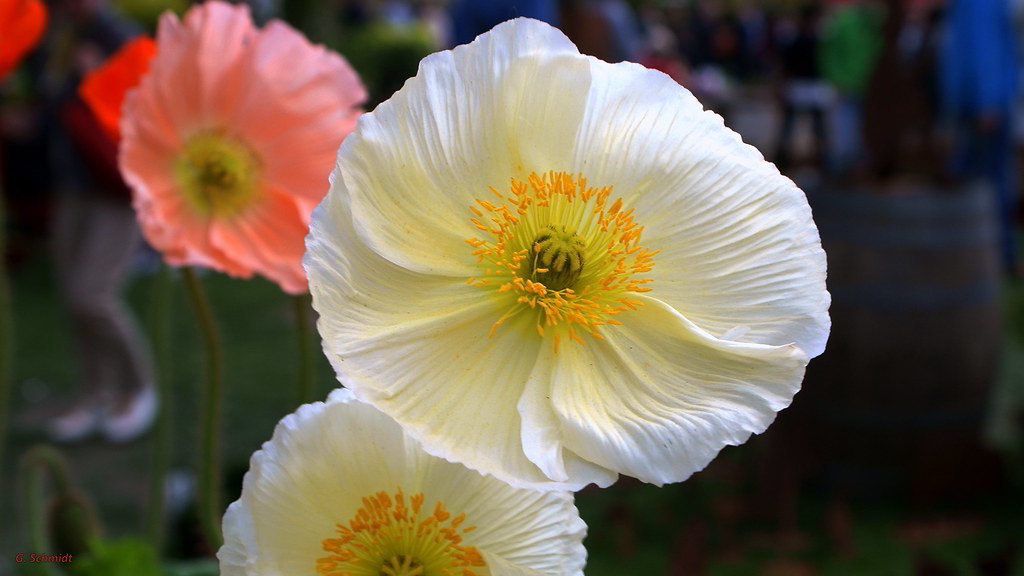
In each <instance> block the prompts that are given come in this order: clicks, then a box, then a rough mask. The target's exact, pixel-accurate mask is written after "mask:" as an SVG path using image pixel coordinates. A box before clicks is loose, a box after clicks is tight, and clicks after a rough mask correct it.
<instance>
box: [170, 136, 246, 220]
mask: <svg viewBox="0 0 1024 576" xmlns="http://www.w3.org/2000/svg"><path fill="white" fill-rule="evenodd" d="M261 173H262V162H261V161H260V159H259V157H258V156H256V154H255V153H254V152H253V151H252V150H251V149H250V148H249V146H247V145H246V144H245V143H243V142H242V141H240V140H238V139H237V138H233V137H231V136H228V135H226V134H223V133H221V132H219V131H217V130H209V131H206V132H200V133H198V134H196V135H195V136H193V137H192V138H190V139H189V140H188V142H186V143H185V146H184V148H183V149H182V152H181V154H179V155H178V157H177V158H175V160H174V179H175V182H176V183H177V185H178V187H179V188H180V189H181V191H182V192H183V193H184V195H185V199H186V200H187V201H188V203H189V205H190V206H191V207H192V209H194V210H195V211H197V212H199V213H200V214H202V215H204V216H213V217H219V218H224V217H230V216H233V215H235V214H238V213H240V212H241V211H242V210H243V209H245V208H246V207H247V206H249V205H251V203H252V201H253V200H254V199H255V198H256V197H257V196H258V195H259V193H260V190H261V188H260V178H261Z"/></svg>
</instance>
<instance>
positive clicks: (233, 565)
mask: <svg viewBox="0 0 1024 576" xmlns="http://www.w3.org/2000/svg"><path fill="white" fill-rule="evenodd" d="M223 532H224V545H223V546H221V548H220V550H218V551H217V560H219V561H220V573H221V575H222V576H248V575H249V574H250V573H251V572H252V569H253V564H254V562H252V559H254V558H257V557H259V550H258V549H257V548H256V535H255V534H254V533H253V521H252V515H251V514H249V509H248V508H247V507H245V506H244V505H243V504H242V503H241V502H239V501H235V502H232V503H231V505H230V506H228V510H227V512H225V513H224V526H223Z"/></svg>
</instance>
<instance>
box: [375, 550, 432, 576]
mask: <svg viewBox="0 0 1024 576" xmlns="http://www.w3.org/2000/svg"><path fill="white" fill-rule="evenodd" d="M424 570H425V568H424V567H423V562H420V561H419V560H417V559H416V558H413V557H412V556H406V555H404V554H398V555H396V556H392V557H391V558H388V559H387V561H385V562H384V565H383V566H381V568H380V576H423V574H424Z"/></svg>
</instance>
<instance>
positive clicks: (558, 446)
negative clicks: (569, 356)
mask: <svg viewBox="0 0 1024 576" xmlns="http://www.w3.org/2000/svg"><path fill="white" fill-rule="evenodd" d="M556 364H557V362H556V359H555V353H554V349H553V347H552V346H550V345H549V344H547V343H545V344H544V345H543V346H541V348H540V350H539V352H538V357H537V363H536V364H535V365H534V368H533V371H532V372H531V373H530V377H529V379H528V380H527V382H526V388H525V389H524V390H523V395H522V396H521V397H520V398H519V403H518V404H517V408H518V410H519V415H520V417H521V418H522V442H523V452H524V453H525V454H526V457H527V458H529V459H530V461H531V462H533V463H534V464H536V465H537V467H538V468H540V469H541V470H542V471H543V472H544V474H546V475H547V476H548V478H551V479H552V480H555V481H558V482H571V483H573V484H576V485H586V484H597V485H598V486H602V487H604V486H609V485H611V484H612V483H613V482H615V480H616V479H617V478H618V474H616V473H615V472H613V471H611V470H608V469H606V468H603V467H601V466H598V465H596V464H594V463H593V462H589V461H587V460H584V459H582V458H580V457H579V456H577V455H576V454H575V453H574V452H573V451H571V450H569V449H568V448H566V447H565V446H564V444H563V443H562V429H561V422H559V420H558V415H557V414H555V411H554V408H553V406H552V404H551V382H552V378H553V374H554V371H555V366H556Z"/></svg>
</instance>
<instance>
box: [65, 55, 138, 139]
mask: <svg viewBox="0 0 1024 576" xmlns="http://www.w3.org/2000/svg"><path fill="white" fill-rule="evenodd" d="M154 55H156V42H155V41H153V39H152V38H150V37H148V36H139V37H137V38H135V39H134V40H132V41H131V42H128V43H127V44H125V45H124V46H122V47H121V49H120V50H118V51H117V53H115V54H114V55H113V56H111V57H110V58H108V59H107V61H106V62H104V63H103V64H102V65H100V66H98V67H97V68H95V69H94V70H92V71H90V72H89V74H88V75H86V77H85V80H83V81H82V84H81V85H80V86H79V87H78V94H79V95H80V96H81V97H82V99H83V100H85V102H86V103H87V104H88V105H89V108H90V109H91V110H92V112H93V114H95V115H96V119H97V120H98V121H99V123H100V125H101V126H103V129H104V130H106V132H107V134H108V135H110V137H111V139H113V140H115V141H117V140H120V138H121V129H120V126H119V125H118V124H119V122H120V118H121V104H123V103H124V96H125V94H126V93H127V92H128V91H129V90H131V89H132V88H135V87H136V86H137V85H138V84H139V81H140V80H142V77H143V76H144V75H145V74H146V72H148V71H149V61H150V60H152V59H153V56H154Z"/></svg>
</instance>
